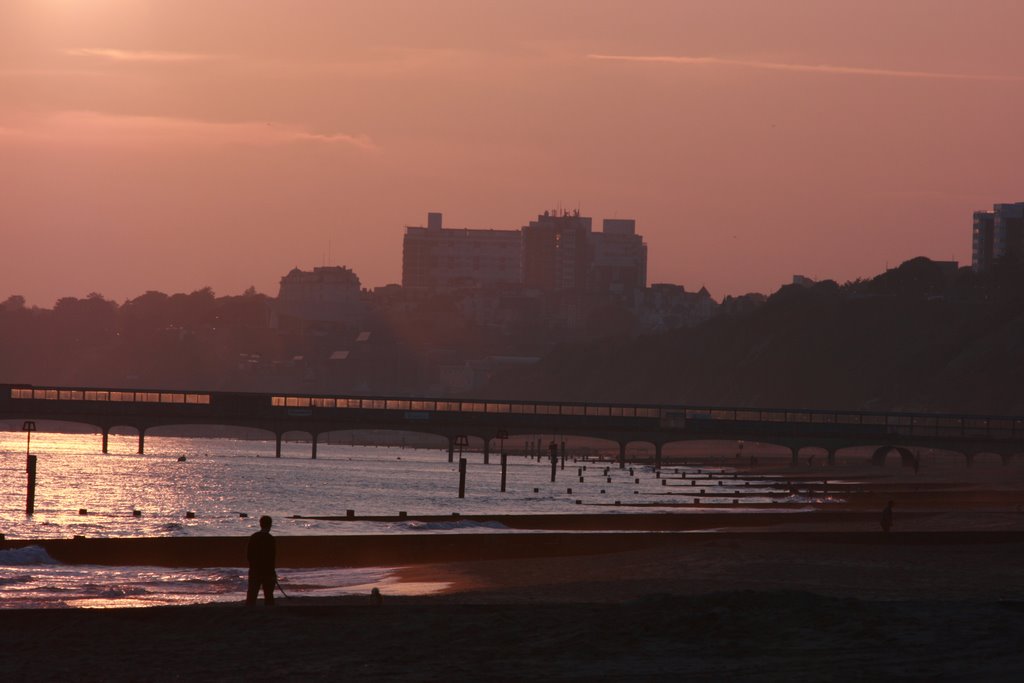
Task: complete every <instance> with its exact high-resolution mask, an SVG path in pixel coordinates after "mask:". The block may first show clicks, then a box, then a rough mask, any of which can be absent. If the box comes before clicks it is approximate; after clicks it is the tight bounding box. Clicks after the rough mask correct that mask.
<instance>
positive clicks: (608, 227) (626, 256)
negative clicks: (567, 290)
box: [587, 218, 647, 293]
mask: <svg viewBox="0 0 1024 683" xmlns="http://www.w3.org/2000/svg"><path fill="white" fill-rule="evenodd" d="M590 245H591V260H590V277H589V279H588V282H587V289H589V290H590V291H592V292H616V293H628V292H630V291H635V290H642V289H644V288H645V287H647V245H646V244H644V240H643V238H642V237H641V236H640V235H638V234H636V221H635V220H632V219H623V218H606V219H605V220H604V221H602V225H601V232H592V233H590Z"/></svg>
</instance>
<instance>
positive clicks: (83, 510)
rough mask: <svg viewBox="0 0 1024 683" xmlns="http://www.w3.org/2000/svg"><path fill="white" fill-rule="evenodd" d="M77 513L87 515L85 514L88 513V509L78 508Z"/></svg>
mask: <svg viewBox="0 0 1024 683" xmlns="http://www.w3.org/2000/svg"><path fill="white" fill-rule="evenodd" d="M78 514H80V515H87V514H89V511H88V510H86V509H85V508H78Z"/></svg>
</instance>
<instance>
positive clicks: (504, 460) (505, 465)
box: [501, 452, 508, 493]
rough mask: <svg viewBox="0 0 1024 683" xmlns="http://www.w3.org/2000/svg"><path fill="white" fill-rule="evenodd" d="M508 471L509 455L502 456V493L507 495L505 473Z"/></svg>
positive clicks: (503, 454)
mask: <svg viewBox="0 0 1024 683" xmlns="http://www.w3.org/2000/svg"><path fill="white" fill-rule="evenodd" d="M507 469H508V455H506V454H505V453H504V452H502V454H501V492H502V493H505V471H506V470H507Z"/></svg>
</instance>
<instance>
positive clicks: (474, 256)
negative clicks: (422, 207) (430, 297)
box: [402, 213, 522, 290]
mask: <svg viewBox="0 0 1024 683" xmlns="http://www.w3.org/2000/svg"><path fill="white" fill-rule="evenodd" d="M442 220H443V218H442V215H441V214H440V213H428V214H427V226H426V227H412V226H408V227H406V229H405V238H404V240H403V242H402V286H403V287H410V288H424V289H431V290H438V289H452V288H459V287H479V286H485V285H497V284H518V283H520V282H521V280H522V275H521V272H520V270H521V265H520V262H521V260H522V240H521V237H520V234H519V231H518V230H471V229H468V228H457V229H452V228H445V227H444V226H443V225H442Z"/></svg>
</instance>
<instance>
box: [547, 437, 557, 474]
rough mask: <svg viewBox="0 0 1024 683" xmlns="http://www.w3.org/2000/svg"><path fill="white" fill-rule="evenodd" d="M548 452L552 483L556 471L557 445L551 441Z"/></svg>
mask: <svg viewBox="0 0 1024 683" xmlns="http://www.w3.org/2000/svg"><path fill="white" fill-rule="evenodd" d="M548 451H549V453H550V456H551V481H554V480H555V472H556V471H557V470H558V444H556V443H555V442H554V441H552V442H551V445H550V446H549V447H548Z"/></svg>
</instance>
